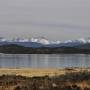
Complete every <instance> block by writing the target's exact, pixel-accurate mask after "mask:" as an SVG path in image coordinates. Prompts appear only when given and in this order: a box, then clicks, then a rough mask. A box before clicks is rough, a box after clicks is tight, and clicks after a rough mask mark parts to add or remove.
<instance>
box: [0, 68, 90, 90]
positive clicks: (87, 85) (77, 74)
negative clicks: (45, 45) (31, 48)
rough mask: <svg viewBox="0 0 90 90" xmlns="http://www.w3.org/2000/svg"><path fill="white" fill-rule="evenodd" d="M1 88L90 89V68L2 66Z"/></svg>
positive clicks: (34, 89) (42, 89)
mask: <svg viewBox="0 0 90 90" xmlns="http://www.w3.org/2000/svg"><path fill="white" fill-rule="evenodd" d="M0 90H90V68H86V69H82V68H65V69H5V68H1V69H0Z"/></svg>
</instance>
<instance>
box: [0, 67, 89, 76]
mask: <svg viewBox="0 0 90 90" xmlns="http://www.w3.org/2000/svg"><path fill="white" fill-rule="evenodd" d="M86 70H87V71H90V68H64V69H55V68H38V69H37V68H0V75H17V76H18V75H21V76H27V77H35V76H37V77H38V76H39V77H40V76H58V75H62V74H65V73H67V72H80V71H86Z"/></svg>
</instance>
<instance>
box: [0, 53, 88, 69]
mask: <svg viewBox="0 0 90 90" xmlns="http://www.w3.org/2000/svg"><path fill="white" fill-rule="evenodd" d="M0 67H9V68H11V67H12V68H21V67H25V68H28V67H30V68H64V67H90V55H88V54H0Z"/></svg>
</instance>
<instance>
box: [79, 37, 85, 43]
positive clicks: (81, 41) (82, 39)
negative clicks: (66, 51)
mask: <svg viewBox="0 0 90 90" xmlns="http://www.w3.org/2000/svg"><path fill="white" fill-rule="evenodd" d="M78 41H79V42H80V43H87V40H86V39H84V38H80V39H78Z"/></svg>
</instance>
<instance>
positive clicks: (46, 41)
mask: <svg viewBox="0 0 90 90" xmlns="http://www.w3.org/2000/svg"><path fill="white" fill-rule="evenodd" d="M31 42H37V43H41V44H44V45H47V44H50V41H49V40H48V39H46V38H44V37H41V38H31Z"/></svg>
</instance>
